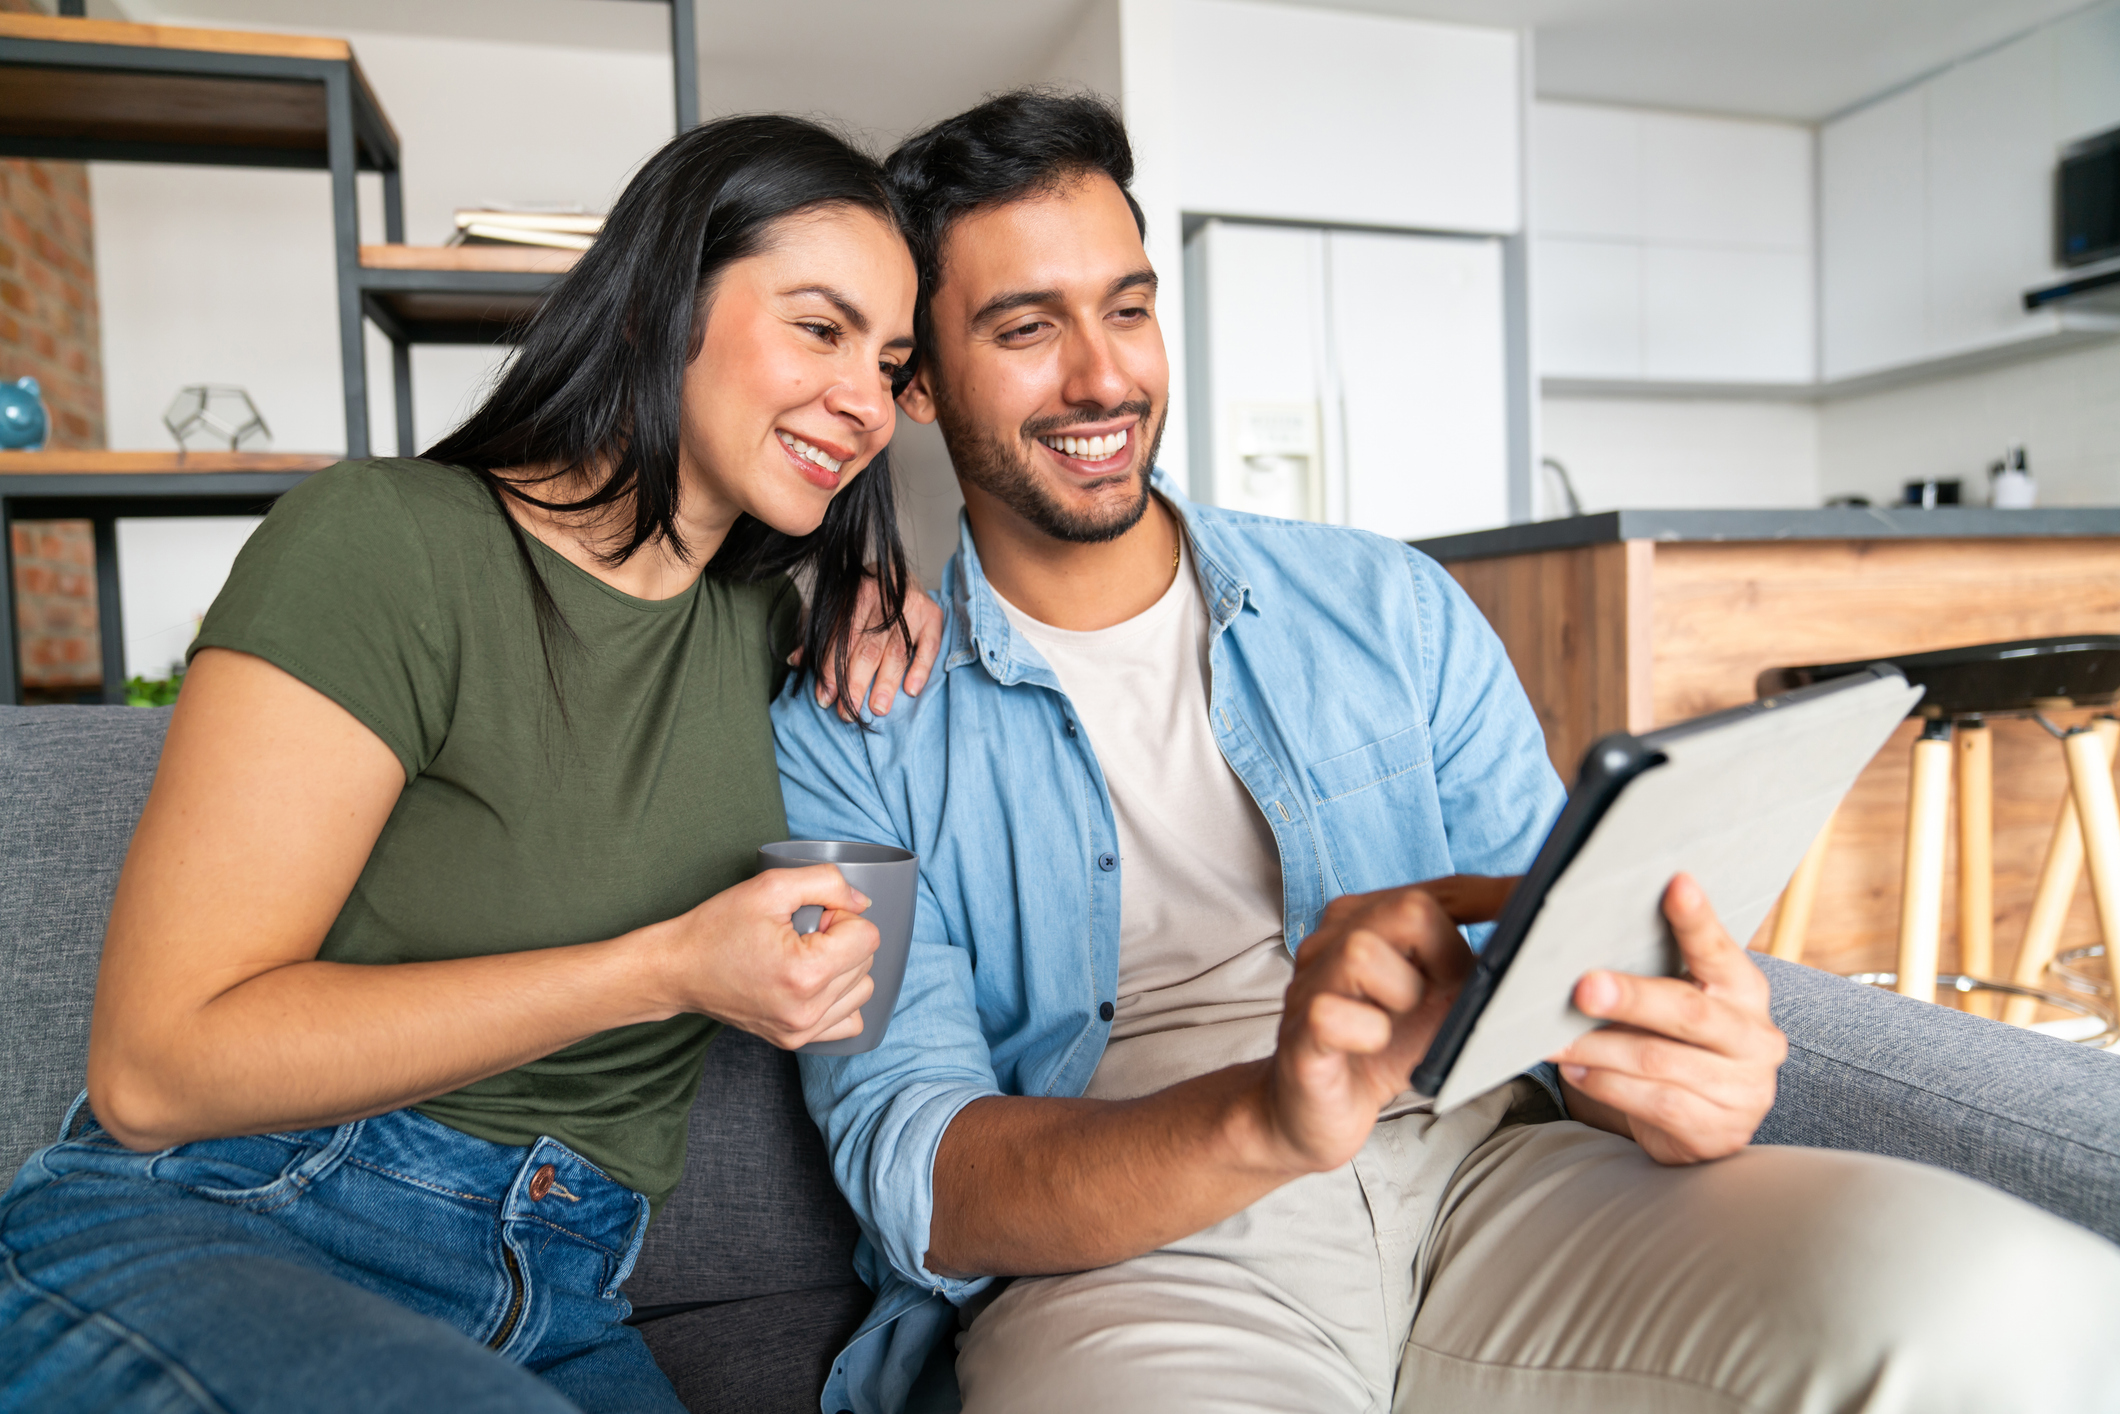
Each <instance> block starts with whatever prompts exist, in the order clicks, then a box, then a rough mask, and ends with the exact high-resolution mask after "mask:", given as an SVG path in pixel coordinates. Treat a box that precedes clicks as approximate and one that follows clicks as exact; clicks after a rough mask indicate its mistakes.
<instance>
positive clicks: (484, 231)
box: [449, 207, 604, 250]
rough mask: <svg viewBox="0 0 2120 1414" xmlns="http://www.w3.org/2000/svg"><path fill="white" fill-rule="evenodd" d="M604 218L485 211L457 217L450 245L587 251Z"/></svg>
mask: <svg viewBox="0 0 2120 1414" xmlns="http://www.w3.org/2000/svg"><path fill="white" fill-rule="evenodd" d="M603 228H604V218H603V217H601V216H595V215H591V214H590V213H588V212H586V211H581V210H578V209H577V210H573V211H525V210H521V209H513V210H511V209H507V208H496V207H484V208H480V209H478V210H473V211H459V212H457V213H456V234H455V235H453V236H451V237H450V238H449V243H450V244H451V245H536V246H552V247H555V248H557V249H559V250H587V249H588V248H589V242H591V241H593V240H595V239H596V233H597V232H598V231H601V230H602V229H603Z"/></svg>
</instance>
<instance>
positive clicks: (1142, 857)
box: [997, 546, 1295, 1100]
mask: <svg viewBox="0 0 2120 1414" xmlns="http://www.w3.org/2000/svg"><path fill="white" fill-rule="evenodd" d="M997 597H998V596H997ZM1001 607H1002V611H1003V612H1004V613H1006V614H1007V615H1008V619H1009V622H1010V623H1011V624H1013V625H1014V626H1015V628H1016V630H1017V631H1018V632H1020V633H1021V634H1023V636H1024V637H1026V638H1028V639H1029V640H1030V641H1031V643H1032V644H1034V645H1035V646H1036V647H1037V649H1038V651H1039V653H1040V654H1042V655H1043V656H1044V658H1045V661H1046V662H1047V663H1049V664H1051V665H1052V669H1053V671H1054V673H1056V674H1057V675H1058V676H1059V678H1060V685H1061V687H1062V688H1063V689H1064V690H1065V691H1066V693H1067V695H1068V698H1069V700H1070V701H1072V702H1073V704H1074V709H1075V713H1076V715H1077V718H1078V720H1079V722H1080V724H1081V726H1082V728H1083V729H1084V730H1086V731H1087V732H1088V733H1089V741H1090V746H1091V749H1093V750H1094V751H1095V752H1096V753H1097V762H1098V764H1099V765H1100V766H1101V767H1102V768H1103V770H1104V780H1105V784H1106V786H1107V787H1109V789H1110V791H1111V798H1112V813H1113V815H1114V816H1115V817H1116V819H1117V823H1118V828H1119V861H1120V864H1119V868H1120V874H1119V880H1120V884H1119V989H1118V991H1119V1000H1118V1007H1117V1013H1116V1015H1115V1016H1114V1017H1113V1020H1112V1031H1111V1043H1110V1045H1109V1046H1108V1047H1106V1049H1105V1052H1104V1058H1103V1059H1102V1060H1101V1061H1099V1062H1098V1064H1097V1071H1096V1074H1095V1075H1093V1076H1091V1077H1090V1082H1089V1089H1088V1091H1087V1092H1086V1093H1087V1094H1088V1095H1089V1097H1090V1098H1092V1099H1099V1100H1123V1099H1131V1098H1133V1097H1135V1096H1138V1095H1146V1094H1149V1093H1151V1092H1153V1091H1156V1090H1160V1089H1162V1088H1164V1087H1165V1086H1167V1085H1172V1084H1175V1083H1176V1082H1178V1081H1180V1080H1186V1079H1190V1078H1191V1077H1193V1076H1196V1075H1205V1074H1206V1073H1207V1072H1209V1071H1212V1070H1220V1069H1221V1068H1222V1067H1224V1066H1227V1065H1234V1064H1236V1063H1238V1062H1240V1061H1250V1060H1260V1059H1263V1058H1264V1057H1266V1056H1270V1055H1272V1054H1273V1050H1274V1042H1275V1039H1276V1036H1277V1034H1278V1033H1279V1030H1280V1025H1281V1006H1282V1002H1283V1000H1284V995H1285V993H1286V992H1287V990H1288V982H1289V978H1290V977H1292V976H1293V975H1294V972H1295V964H1294V962H1293V961H1292V960H1291V959H1290V957H1289V955H1288V948H1287V946H1286V944H1285V941H1284V939H1283V937H1282V931H1281V857H1280V852H1279V851H1278V850H1277V849H1276V848H1275V846H1274V839H1273V831H1272V830H1271V829H1269V828H1268V827H1267V824H1266V817H1265V816H1264V815H1263V814H1262V813H1260V810H1259V807H1258V805H1257V804H1256V803H1255V802H1254V801H1253V800H1252V798H1251V792H1250V791H1248V790H1246V789H1245V787H1244V783H1243V782H1242V781H1241V780H1239V779H1238V778H1237V773H1236V772H1235V771H1232V770H1231V769H1230V768H1229V763H1228V762H1227V761H1225V760H1223V759H1222V751H1221V748H1220V747H1218V746H1217V745H1216V744H1215V738H1214V732H1213V729H1212V728H1211V727H1210V725H1209V723H1208V715H1207V704H1208V697H1207V687H1208V668H1207V641H1208V640H1207V634H1208V619H1207V605H1206V602H1205V601H1204V600H1203V599H1202V597H1201V594H1200V582H1199V576H1198V575H1197V573H1196V572H1195V571H1194V568H1193V561H1192V552H1191V549H1190V547H1189V546H1188V547H1186V549H1185V550H1184V551H1183V563H1181V564H1180V565H1179V567H1178V575H1177V578H1176V580H1174V581H1173V582H1172V584H1171V587H1170V589H1169V590H1168V591H1167V592H1166V593H1165V594H1164V595H1163V597H1162V598H1160V599H1158V600H1157V601H1156V602H1155V603H1154V604H1153V605H1151V606H1150V607H1149V608H1148V609H1147V610H1145V611H1144V612H1142V613H1140V614H1138V615H1136V616H1135V617H1133V618H1131V619H1128V620H1127V621H1126V622H1125V623H1121V624H1114V625H1113V626H1112V627H1110V628H1104V629H1097V630H1094V631H1093V632H1089V633H1078V632H1073V631H1071V630H1068V629H1060V628H1054V627H1053V626H1052V625H1050V624H1044V623H1040V622H1038V621H1037V620H1036V619H1033V618H1031V617H1030V616H1029V615H1027V614H1025V613H1023V612H1022V611H1021V610H1019V609H1017V608H1016V607H1015V606H1014V605H1013V604H1010V603H1009V602H1008V601H1007V600H1005V599H1004V600H1002V604H1001Z"/></svg>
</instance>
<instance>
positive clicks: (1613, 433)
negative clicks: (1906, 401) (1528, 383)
mask: <svg viewBox="0 0 2120 1414" xmlns="http://www.w3.org/2000/svg"><path fill="white" fill-rule="evenodd" d="M1541 413H1542V416H1543V425H1542V429H1541V439H1542V440H1541V442H1540V447H1539V450H1540V452H1541V453H1542V454H1543V455H1545V456H1549V457H1553V458H1555V459H1557V460H1558V461H1560V462H1561V463H1562V465H1564V466H1566V467H1567V468H1568V474H1569V476H1570V477H1571V478H1572V479H1573V480H1574V482H1575V491H1576V495H1577V496H1579V497H1580V498H1581V499H1582V503H1583V509H1584V510H1585V511H1587V512H1597V511H1609V510H1617V509H1620V508H1622V507H1656V508H1674V507H1683V508H1714V507H1726V506H1727V507H1742V506H1815V505H1817V504H1819V500H1820V495H1819V488H1820V484H1821V481H1820V473H1819V413H1818V409H1817V407H1816V406H1815V405H1813V404H1811V403H1807V402H1776V401H1765V400H1762V401H1755V402H1745V401H1727V400H1718V399H1706V398H1575V397H1553V396H1548V397H1546V398H1545V399H1543V400H1542V402H1541ZM1549 479H1550V478H1549V477H1548V475H1547V474H1545V473H1543V472H1542V473H1541V474H1540V476H1539V477H1538V478H1537V480H1536V481H1535V482H1534V484H1535V485H1536V486H1537V487H1538V488H1539V495H1540V499H1539V501H1538V503H1537V507H1536V513H1537V515H1538V516H1539V517H1540V518H1546V517H1551V516H1556V515H1562V514H1565V511H1564V510H1563V509H1562V507H1561V505H1560V503H1559V497H1558V494H1557V493H1556V492H1553V491H1552V490H1551V489H1550V487H1549V485H1548V481H1549Z"/></svg>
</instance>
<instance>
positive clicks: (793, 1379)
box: [640, 1282, 872, 1414]
mask: <svg viewBox="0 0 2120 1414" xmlns="http://www.w3.org/2000/svg"><path fill="white" fill-rule="evenodd" d="M871 1299H872V1298H871V1296H870V1293H869V1289H868V1288H867V1287H865V1286H863V1285H862V1284H861V1283H859V1282H855V1283H853V1284H852V1285H850V1286H834V1287H826V1288H823V1289H822V1290H815V1291H785V1292H781V1293H780V1294H778V1295H775V1296H757V1297H753V1298H751V1299H750V1300H748V1301H729V1302H723V1303H722V1304H720V1305H716V1306H708V1307H705V1308H703V1309H701V1310H696V1311H688V1312H686V1313H685V1314H683V1315H678V1316H665V1317H663V1318H662V1319H661V1320H656V1321H649V1322H647V1323H645V1324H644V1325H642V1326H641V1328H640V1333H641V1334H642V1335H643V1336H645V1337H646V1338H647V1341H648V1350H649V1353H651V1354H652V1355H654V1357H655V1363H656V1364H658V1365H660V1366H661V1367H662V1371H663V1373H664V1374H666V1375H668V1376H669V1377H670V1383H671V1384H672V1385H674V1386H675V1387H676V1389H677V1397H678V1399H680V1400H681V1401H683V1403H684V1406H685V1408H687V1409H690V1410H693V1411H695V1414H817V1397H818V1395H819V1394H820V1393H821V1392H822V1391H823V1390H824V1381H825V1376H826V1375H827V1374H829V1373H830V1372H831V1368H832V1360H833V1357H835V1356H836V1355H838V1354H839V1351H840V1349H841V1347H843V1346H844V1345H845V1344H846V1343H847V1339H848V1337H850V1336H852V1335H853V1334H854V1328H855V1327H856V1326H859V1325H860V1324H861V1321H862V1318H863V1317H864V1316H866V1315H868V1313H869V1303H870V1301H871Z"/></svg>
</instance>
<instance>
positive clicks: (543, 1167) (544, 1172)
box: [530, 1164, 558, 1203]
mask: <svg viewBox="0 0 2120 1414" xmlns="http://www.w3.org/2000/svg"><path fill="white" fill-rule="evenodd" d="M556 1177H558V1175H557V1174H556V1173H555V1172H554V1170H553V1168H552V1165H550V1164H540V1165H538V1170H537V1172H536V1173H533V1174H531V1175H530V1201H531V1202H533V1203H542V1202H544V1201H545V1195H546V1194H547V1193H550V1192H551V1191H552V1181H553V1179H554V1178H556Z"/></svg>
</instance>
